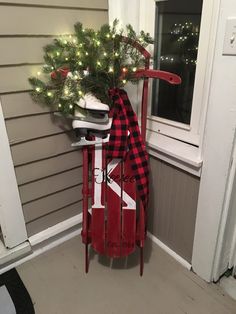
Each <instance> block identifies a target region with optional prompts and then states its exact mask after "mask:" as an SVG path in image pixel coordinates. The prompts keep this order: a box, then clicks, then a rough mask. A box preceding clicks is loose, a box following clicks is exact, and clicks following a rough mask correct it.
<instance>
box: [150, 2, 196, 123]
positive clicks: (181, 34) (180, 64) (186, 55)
mask: <svg viewBox="0 0 236 314" xmlns="http://www.w3.org/2000/svg"><path fill="white" fill-rule="evenodd" d="M201 11H202V0H178V1H176V0H168V1H164V2H157V3H156V23H155V52H154V68H156V69H160V70H163V71H169V72H173V73H176V74H178V75H179V76H180V77H181V78H182V84H181V85H178V86H170V85H169V84H167V83H166V82H164V81H158V80H155V81H154V82H153V102H152V115H154V116H158V117H161V118H165V119H169V120H173V121H177V122H181V123H184V124H188V125H190V121H191V111H192V110H191V109H192V100H193V89H194V80H195V72H196V63H197V52H198V42H199V30H200V22H201Z"/></svg>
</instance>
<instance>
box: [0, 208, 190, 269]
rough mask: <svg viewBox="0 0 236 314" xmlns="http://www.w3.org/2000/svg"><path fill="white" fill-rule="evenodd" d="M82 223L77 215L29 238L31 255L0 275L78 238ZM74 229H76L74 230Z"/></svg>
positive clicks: (156, 239) (185, 264) (80, 217)
mask: <svg viewBox="0 0 236 314" xmlns="http://www.w3.org/2000/svg"><path fill="white" fill-rule="evenodd" d="M81 222H82V214H78V215H76V216H74V217H71V218H69V219H67V220H65V221H63V222H60V223H58V224H56V225H55V226H53V227H50V228H48V229H46V230H43V231H41V232H39V233H37V234H35V235H33V236H31V237H30V238H29V243H30V245H31V247H32V253H31V254H29V255H27V256H25V257H23V258H21V259H19V260H17V261H14V262H13V263H11V264H9V265H7V266H4V267H2V268H0V274H2V273H4V272H6V271H8V270H10V269H12V268H14V267H17V266H19V265H21V264H23V263H25V262H27V261H29V260H31V259H33V258H35V257H37V256H38V255H40V254H42V253H45V252H47V251H49V250H50V249H52V248H54V247H56V246H58V245H60V244H62V243H64V242H66V241H68V240H70V239H72V238H74V237H76V236H78V235H79V234H80V233H81V228H80V224H81ZM75 228H76V229H75ZM147 234H148V237H149V238H150V239H151V240H152V241H153V242H154V243H155V244H157V245H158V246H159V247H160V248H162V249H163V250H164V251H165V252H166V253H167V254H169V255H170V256H172V257H173V258H174V259H175V260H176V261H177V262H179V263H180V264H181V265H183V266H184V267H185V268H187V269H188V270H190V269H191V268H192V265H191V264H190V263H189V262H187V261H186V260H185V259H183V258H182V257H181V256H179V255H178V254H177V253H175V252H174V251H173V250H171V249H170V248H169V247H168V246H167V245H165V244H164V243H163V242H161V241H160V240H159V239H158V238H156V237H155V236H154V235H153V234H151V233H150V232H148V233H147Z"/></svg>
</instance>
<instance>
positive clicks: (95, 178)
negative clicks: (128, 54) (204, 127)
mask: <svg viewBox="0 0 236 314" xmlns="http://www.w3.org/2000/svg"><path fill="white" fill-rule="evenodd" d="M121 40H122V41H124V42H128V43H129V44H130V45H132V46H133V47H135V48H136V49H137V50H138V51H139V52H140V53H141V54H142V55H143V56H144V58H145V68H144V69H140V70H137V71H136V72H135V73H134V76H135V77H137V78H141V77H142V78H143V92H142V104H141V106H142V107H141V110H142V111H141V135H142V138H143V140H144V141H145V137H146V119H147V100H148V79H149V78H156V79H162V80H165V81H167V82H169V83H170V84H180V83H181V79H180V77H179V76H177V75H175V74H172V73H169V72H165V71H160V70H150V69H149V65H150V57H151V55H150V54H149V52H148V51H147V50H146V49H144V48H143V47H142V46H141V45H140V44H139V43H137V42H135V41H132V40H130V39H128V38H126V37H122V38H121ZM105 145H106V144H95V145H91V146H84V147H83V189H82V194H83V221H82V232H81V235H82V241H83V243H84V244H85V271H86V273H87V272H88V268H89V255H88V246H89V244H91V246H92V248H93V249H94V250H95V251H96V252H97V253H98V254H102V255H106V256H108V257H111V258H120V257H125V256H128V255H130V254H131V253H133V252H134V251H135V249H136V246H138V247H139V249H140V275H141V276H142V274H143V265H144V260H143V248H144V242H145V238H146V224H147V219H146V217H147V213H146V212H145V210H144V207H143V205H142V202H141V201H140V200H139V197H138V194H136V182H135V178H134V176H133V174H132V169H131V165H130V160H129V158H126V159H125V160H122V159H118V158H113V159H109V158H107V156H106V147H105ZM89 178H90V179H91V180H89ZM89 199H91V204H92V206H91V205H90V206H91V209H90V206H89ZM137 202H139V206H138V207H139V211H138V213H137Z"/></svg>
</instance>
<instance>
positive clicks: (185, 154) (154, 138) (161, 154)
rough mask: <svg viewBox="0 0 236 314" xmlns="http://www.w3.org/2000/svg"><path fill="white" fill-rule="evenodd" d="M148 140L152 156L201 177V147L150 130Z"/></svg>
mask: <svg viewBox="0 0 236 314" xmlns="http://www.w3.org/2000/svg"><path fill="white" fill-rule="evenodd" d="M146 139H147V147H148V152H149V154H150V155H152V156H155V157H157V158H159V159H161V160H164V161H166V162H168V163H170V164H172V165H174V166H176V167H178V168H180V169H183V170H185V171H187V172H189V173H191V174H193V175H196V176H198V177H200V175H201V167H202V158H201V157H200V150H199V147H196V146H193V145H190V144H187V143H183V142H181V141H178V140H176V139H173V138H171V137H168V136H165V135H163V134H159V133H156V132H153V131H150V130H148V131H147V136H146Z"/></svg>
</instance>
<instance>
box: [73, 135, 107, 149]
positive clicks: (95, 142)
mask: <svg viewBox="0 0 236 314" xmlns="http://www.w3.org/2000/svg"><path fill="white" fill-rule="evenodd" d="M108 142H109V135H108V136H107V137H106V138H99V137H96V139H95V140H91V141H90V140H87V139H86V138H85V137H81V139H80V141H78V142H75V143H72V144H71V146H72V147H79V146H88V145H101V144H104V143H108Z"/></svg>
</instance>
